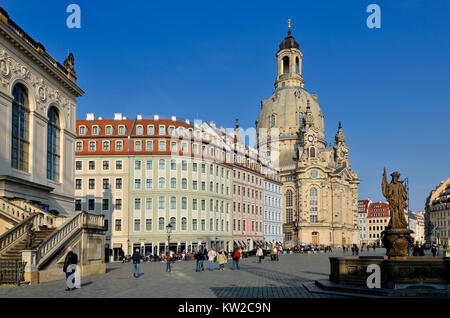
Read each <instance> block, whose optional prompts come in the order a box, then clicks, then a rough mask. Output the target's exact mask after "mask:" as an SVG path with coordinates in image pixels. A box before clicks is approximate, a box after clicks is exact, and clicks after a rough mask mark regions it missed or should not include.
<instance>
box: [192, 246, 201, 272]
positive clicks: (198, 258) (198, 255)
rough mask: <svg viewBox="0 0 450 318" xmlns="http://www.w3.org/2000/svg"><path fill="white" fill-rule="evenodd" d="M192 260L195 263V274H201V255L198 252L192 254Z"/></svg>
mask: <svg viewBox="0 0 450 318" xmlns="http://www.w3.org/2000/svg"><path fill="white" fill-rule="evenodd" d="M194 258H195V260H196V261H197V267H196V268H195V271H196V272H201V270H202V267H203V265H202V264H203V253H202V252H200V251H198V252H196V253H195V254H194Z"/></svg>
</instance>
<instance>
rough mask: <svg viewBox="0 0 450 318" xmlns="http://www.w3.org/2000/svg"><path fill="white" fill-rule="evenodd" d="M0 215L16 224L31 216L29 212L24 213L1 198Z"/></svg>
mask: <svg viewBox="0 0 450 318" xmlns="http://www.w3.org/2000/svg"><path fill="white" fill-rule="evenodd" d="M0 213H3V214H5V215H6V216H8V217H10V218H11V219H13V220H15V221H16V222H17V223H20V222H22V221H23V220H25V219H26V218H28V217H30V215H31V213H30V212H28V211H24V209H23V208H21V207H19V206H17V205H15V204H13V203H11V202H9V201H8V200H6V199H3V198H0Z"/></svg>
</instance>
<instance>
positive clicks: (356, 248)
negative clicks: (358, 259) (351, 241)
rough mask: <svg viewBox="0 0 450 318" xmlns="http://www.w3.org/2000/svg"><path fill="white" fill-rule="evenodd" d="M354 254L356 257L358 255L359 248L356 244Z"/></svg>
mask: <svg viewBox="0 0 450 318" xmlns="http://www.w3.org/2000/svg"><path fill="white" fill-rule="evenodd" d="M355 254H356V256H358V255H359V247H358V245H356V244H355Z"/></svg>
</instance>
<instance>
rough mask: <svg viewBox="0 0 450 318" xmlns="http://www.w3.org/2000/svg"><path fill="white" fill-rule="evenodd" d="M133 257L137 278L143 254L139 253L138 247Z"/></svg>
mask: <svg viewBox="0 0 450 318" xmlns="http://www.w3.org/2000/svg"><path fill="white" fill-rule="evenodd" d="M131 259H132V260H133V269H134V273H133V276H134V277H136V278H137V277H139V266H140V263H141V254H139V249H138V248H137V249H136V250H135V251H134V253H133V256H132V257H131Z"/></svg>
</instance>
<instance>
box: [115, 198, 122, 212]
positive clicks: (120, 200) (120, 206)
mask: <svg viewBox="0 0 450 318" xmlns="http://www.w3.org/2000/svg"><path fill="white" fill-rule="evenodd" d="M116 210H122V199H116Z"/></svg>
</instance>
